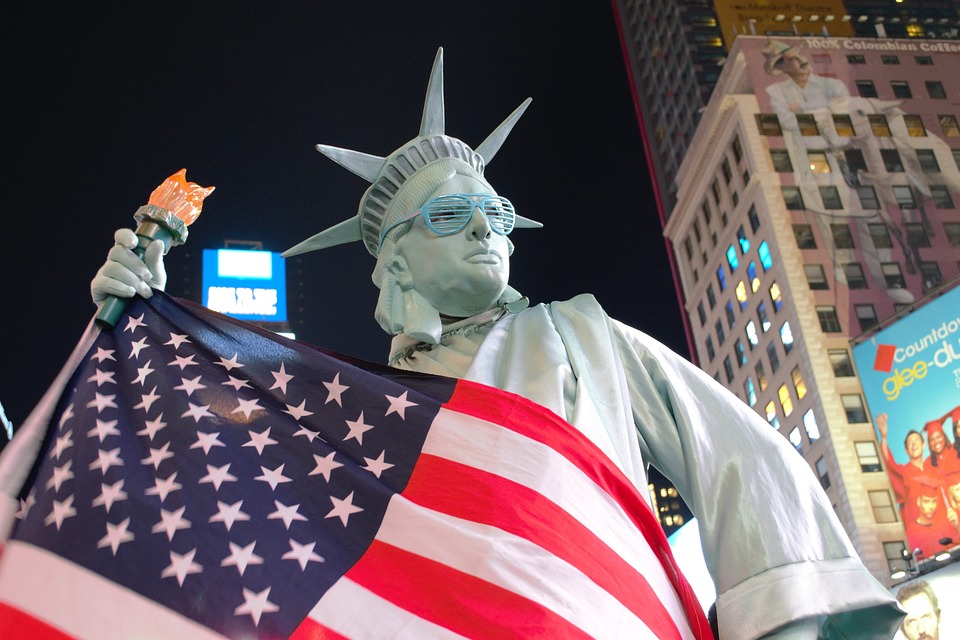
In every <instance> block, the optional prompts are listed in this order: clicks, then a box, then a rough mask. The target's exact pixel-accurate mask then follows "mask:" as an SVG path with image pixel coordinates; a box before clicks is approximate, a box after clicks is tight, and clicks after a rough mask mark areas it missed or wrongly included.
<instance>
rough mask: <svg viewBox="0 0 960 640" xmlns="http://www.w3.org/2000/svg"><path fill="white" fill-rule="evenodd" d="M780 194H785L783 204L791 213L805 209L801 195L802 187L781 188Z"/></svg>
mask: <svg viewBox="0 0 960 640" xmlns="http://www.w3.org/2000/svg"><path fill="white" fill-rule="evenodd" d="M780 193H782V194H783V203H784V205H786V207H787V209H790V210H791V211H798V210H802V209H803V196H802V195H801V194H800V187H790V186H781V187H780Z"/></svg>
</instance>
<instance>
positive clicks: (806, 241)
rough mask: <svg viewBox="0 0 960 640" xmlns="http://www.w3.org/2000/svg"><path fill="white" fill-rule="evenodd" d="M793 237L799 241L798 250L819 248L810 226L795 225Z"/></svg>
mask: <svg viewBox="0 0 960 640" xmlns="http://www.w3.org/2000/svg"><path fill="white" fill-rule="evenodd" d="M793 237H794V238H796V240H797V248H798V249H816V248H817V240H816V238H814V237H813V227H811V226H810V225H809V224H795V225H793Z"/></svg>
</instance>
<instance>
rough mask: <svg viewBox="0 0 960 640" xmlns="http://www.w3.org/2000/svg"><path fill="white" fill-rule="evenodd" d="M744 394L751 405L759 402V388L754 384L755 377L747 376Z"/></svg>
mask: <svg viewBox="0 0 960 640" xmlns="http://www.w3.org/2000/svg"><path fill="white" fill-rule="evenodd" d="M743 395H744V396H746V398H747V404H748V405H750V406H751V407H752V406H754V405H756V404H757V390H756V389H755V388H754V386H753V378H751V377H750V376H747V380H746V382H744V383H743Z"/></svg>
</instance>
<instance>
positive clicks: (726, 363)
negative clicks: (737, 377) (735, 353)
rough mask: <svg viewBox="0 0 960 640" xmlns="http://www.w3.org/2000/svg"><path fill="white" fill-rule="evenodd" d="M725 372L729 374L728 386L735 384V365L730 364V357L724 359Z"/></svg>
mask: <svg viewBox="0 0 960 640" xmlns="http://www.w3.org/2000/svg"><path fill="white" fill-rule="evenodd" d="M723 370H724V372H725V373H726V374H727V384H729V383H731V382H733V363H732V362H730V356H726V357H725V358H724V359H723Z"/></svg>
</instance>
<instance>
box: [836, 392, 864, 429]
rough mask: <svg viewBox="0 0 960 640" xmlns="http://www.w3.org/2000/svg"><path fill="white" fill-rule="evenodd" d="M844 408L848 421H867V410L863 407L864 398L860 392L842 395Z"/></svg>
mask: <svg viewBox="0 0 960 640" xmlns="http://www.w3.org/2000/svg"><path fill="white" fill-rule="evenodd" d="M840 402H841V403H842V404H843V410H844V412H845V413H846V414H847V422H866V421H867V411H866V409H864V408H863V398H861V397H860V395H859V394H856V393H853V394H844V395H841V396H840Z"/></svg>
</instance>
